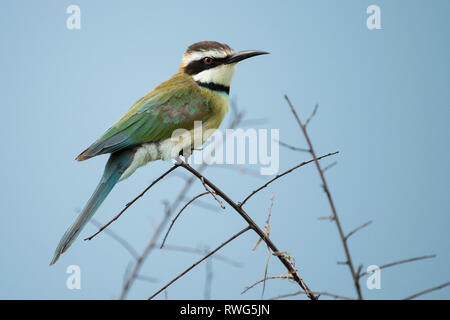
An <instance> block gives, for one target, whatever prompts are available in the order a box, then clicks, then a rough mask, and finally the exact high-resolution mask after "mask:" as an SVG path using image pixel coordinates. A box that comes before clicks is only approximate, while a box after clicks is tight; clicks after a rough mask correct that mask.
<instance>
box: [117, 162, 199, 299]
mask: <svg viewBox="0 0 450 320" xmlns="http://www.w3.org/2000/svg"><path fill="white" fill-rule="evenodd" d="M176 166H178V165H176ZM193 182H194V178H193V177H190V179H189V180H188V181H186V183H185V185H184V187H183V189H182V190H181V191H180V193H179V194H178V196H177V198H176V199H175V200H174V202H173V203H172V205H167V206H166V210H165V215H164V217H163V219H162V220H161V222H160V223H159V225H158V228H157V229H156V230H155V232H154V233H153V235H152V237H151V239H150V241H149V243H148V244H147V246H146V247H145V249H144V251H143V252H142V254H141V255H140V256H139V258H138V259H137V261H136V264H135V266H134V268H133V270H132V272H131V274H130V276H129V277H128V279H127V281H126V282H125V285H124V286H123V288H122V293H121V294H120V299H121V300H122V299H124V298H125V297H126V295H127V293H128V291H129V289H130V287H131V285H132V284H133V282H134V280H135V279H136V276H137V275H138V274H139V271H140V269H141V267H142V264H143V263H144V261H145V260H146V259H147V257H148V255H149V254H150V252H151V250H152V249H153V248H154V247H155V245H156V240H157V239H158V237H159V235H160V234H161V232H162V231H163V230H164V228H165V226H166V224H167V223H168V221H169V219H170V215H171V214H172V212H173V211H174V210H175V209H176V208H177V207H178V205H179V204H180V203H181V201H182V200H183V197H184V195H185V194H186V192H187V191H188V190H189V188H190V186H191V184H192V183H193Z"/></svg>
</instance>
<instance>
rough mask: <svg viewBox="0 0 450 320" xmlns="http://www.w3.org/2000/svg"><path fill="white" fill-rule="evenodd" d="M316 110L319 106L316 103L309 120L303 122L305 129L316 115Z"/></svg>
mask: <svg viewBox="0 0 450 320" xmlns="http://www.w3.org/2000/svg"><path fill="white" fill-rule="evenodd" d="M317 109H319V104H318V103H316V105H315V106H314V110H313V112H312V113H311V115H310V116H309V118H308V119H307V120H306V121H305V128H306V127H307V126H308V124H309V122H310V121H311V119H312V118H314V116H315V115H316V113H317Z"/></svg>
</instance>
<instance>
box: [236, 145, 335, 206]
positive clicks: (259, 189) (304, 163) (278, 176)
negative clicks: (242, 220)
mask: <svg viewBox="0 0 450 320" xmlns="http://www.w3.org/2000/svg"><path fill="white" fill-rule="evenodd" d="M338 153H339V151H336V152H331V153H328V154H326V155H323V156H320V157H319V158H317V160H320V159H323V158H326V157H329V156H333V155H335V154H338ZM314 161H315V160H314V159H312V160H308V161H304V162H302V163H300V164H298V165H296V166H295V167H292V168H291V169H289V170H286V171H284V172H283V173H280V174H278V175H276V176H275V177H274V178H273V179H270V180H269V181H267V182H266V183H265V184H263V185H262V186H261V187H259V188H258V189H256V190H254V191H253V192H252V193H250V194H249V195H248V196H247V198H245V199H244V200H243V201H242V202H240V203H239V206H240V207H242V206H243V205H244V204H245V203H246V202H247V201H248V199H250V198H251V197H253V196H254V195H255V194H256V193H258V192H259V191H261V190H262V189H264V188H266V187H267V186H268V185H269V184H271V183H272V182H274V181H275V180H277V179H279V178H281V177H283V176H285V175H287V174H288V173H291V172H292V171H294V170H296V169H298V168H300V167H303V166H304V165H307V164H309V163H312V162H314Z"/></svg>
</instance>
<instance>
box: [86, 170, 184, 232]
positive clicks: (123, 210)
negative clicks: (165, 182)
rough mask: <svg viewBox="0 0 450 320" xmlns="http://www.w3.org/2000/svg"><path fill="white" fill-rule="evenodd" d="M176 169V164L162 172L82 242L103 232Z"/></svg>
mask: <svg viewBox="0 0 450 320" xmlns="http://www.w3.org/2000/svg"><path fill="white" fill-rule="evenodd" d="M176 168H178V164H175V165H174V166H173V167H171V168H170V169H169V170H167V171H166V172H164V173H163V174H162V175H161V176H159V178H157V179H156V180H154V181H153V182H152V183H151V184H150V185H149V186H148V187H147V188H145V190H144V191H142V192H141V193H140V194H139V195H138V196H137V197H136V198H134V199H133V200H131V201H130V202H128V203H127V204H126V205H125V207H124V208H123V209H122V210H121V211H120V212H119V213H118V214H117V215H116V216H115V217H114V218H112V219H111V220H110V221H109V222H108V223H107V224H105V225H104V226H103V227H101V228H100V229H99V230H98V231H97V232H96V233H94V234H93V235H92V236H90V237H87V238H86V239H84V240H92V239H93V238H94V237H96V236H97V235H98V234H99V233H100V232H102V231H103V230H105V229H106V228H107V227H108V226H109V225H110V224H111V223H113V222H114V221H116V220H117V219H118V218H119V217H120V216H121V215H122V214H123V213H124V212H125V211H126V210H127V209H128V208H129V207H130V206H131V205H132V204H133V203H135V202H136V201H137V200H138V199H139V198H141V197H142V196H144V194H145V193H146V192H147V191H148V190H150V188H151V187H153V186H154V185H155V184H157V183H158V182H159V181H161V180H162V179H163V178H164V177H165V176H167V175H168V174H169V173H171V172H172V171H173V170H175V169H176Z"/></svg>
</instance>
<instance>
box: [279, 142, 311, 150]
mask: <svg viewBox="0 0 450 320" xmlns="http://www.w3.org/2000/svg"><path fill="white" fill-rule="evenodd" d="M275 141H277V140H275ZM278 143H279V144H280V146H282V147H285V148H288V149H290V150H292V151H299V152H308V153H309V149H306V148H299V147H296V146H293V145H290V144H287V143H285V142H282V141H280V140H278Z"/></svg>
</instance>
